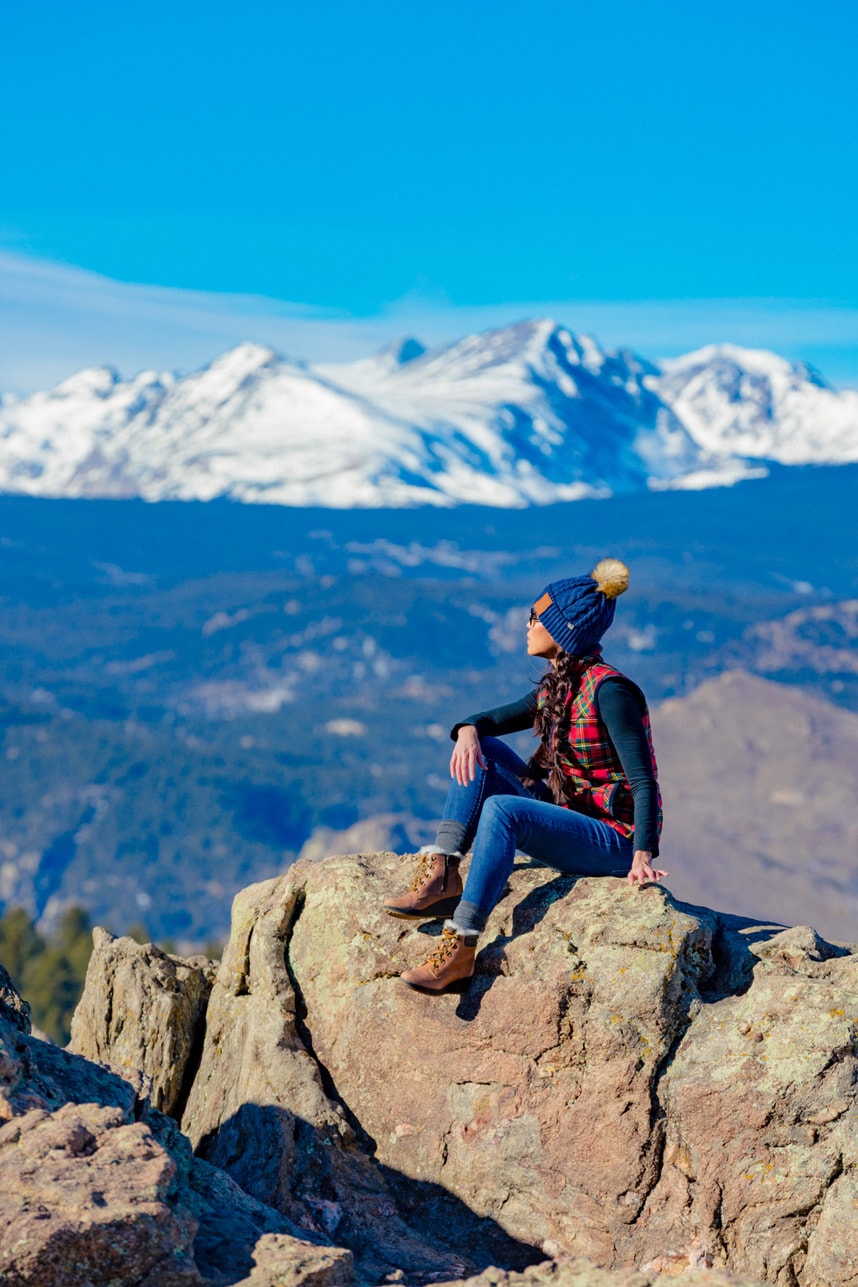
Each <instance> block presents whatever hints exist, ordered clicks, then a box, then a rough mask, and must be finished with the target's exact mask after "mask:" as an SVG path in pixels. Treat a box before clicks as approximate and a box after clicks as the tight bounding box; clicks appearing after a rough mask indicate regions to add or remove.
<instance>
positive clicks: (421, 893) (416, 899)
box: [382, 853, 462, 920]
mask: <svg viewBox="0 0 858 1287" xmlns="http://www.w3.org/2000/svg"><path fill="white" fill-rule="evenodd" d="M461 897H462V877H461V875H460V874H459V860H458V858H452V857H450V856H449V855H448V854H431V853H424V854H421V855H420V861H419V863H418V864H417V870H416V872H415V873H414V879H413V880H412V882H411V888H410V889H409V891H408V893H407V894H399V895H398V896H397V897H396V898H388V899H386V901H385V902H384V903H383V904H382V907H383V909H384V911H386V912H389V913H390V915H391V916H414V917H417V918H419V919H421V920H433V919H434V918H435V917H436V916H452V915H453V912H454V911H455V910H456V907H457V905H458V902H459V899H460V898H461Z"/></svg>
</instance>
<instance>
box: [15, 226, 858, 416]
mask: <svg viewBox="0 0 858 1287" xmlns="http://www.w3.org/2000/svg"><path fill="white" fill-rule="evenodd" d="M538 316H542V317H545V316H551V317H555V318H557V320H558V321H561V322H563V323H565V324H566V325H567V326H569V327H571V328H572V330H574V331H577V332H588V333H590V334H594V335H596V336H597V337H598V338H599V339H600V341H601V342H602V343H603V344H605V345H608V346H618V347H628V348H633V349H635V350H637V351H638V352H640V353H642V354H644V355H645V356H646V357H649V358H653V359H658V358H660V357H671V356H675V355H676V354H678V353H683V352H687V351H688V350H690V349H693V348H698V347H700V346H701V345H703V344H710V343H715V342H719V341H730V342H732V343H734V344H742V345H745V346H747V347H750V348H769V349H774V350H775V351H776V352H779V353H781V354H783V355H784V356H785V357H788V358H791V359H800V360H803V361H806V362H811V363H812V364H813V365H815V366H817V367H819V369H820V370H821V371H822V372H823V374H824V375H826V376H827V377H828V378H829V379H831V380H833V381H835V382H837V383H842V384H852V385H858V309H854V308H847V307H841V306H838V305H836V304H832V303H826V302H818V301H807V300H781V299H778V300H758V299H745V300H742V299H738V300H700V299H689V300H633V301H628V302H599V301H588V300H562V299H560V300H529V301H519V302H512V303H509V304H503V305H490V306H484V307H457V306H454V305H450V304H446V303H444V302H439V301H433V300H423V299H420V298H408V299H405V300H401V301H398V302H397V303H394V304H391V305H390V307H388V308H387V309H386V310H385V311H384V312H382V313H380V314H378V315H375V316H372V317H351V316H347V315H345V314H343V313H337V312H335V311H332V310H324V309H319V308H314V307H312V306H309V305H303V304H297V303H289V302H285V301H280V300H273V299H266V298H264V297H261V296H250V295H248V296H244V295H221V294H214V293H209V292H204V291H187V290H177V289H174V288H171V287H161V286H147V285H135V284H128V283H124V282H117V281H113V280H111V279H110V278H106V277H101V276H99V275H98V274H96V273H91V272H87V271H85V270H83V269H80V268H75V267H70V266H67V265H63V264H57V263H52V262H47V261H44V260H39V259H34V258H30V257H28V256H26V255H22V254H19V253H16V252H14V251H9V250H6V251H2V250H0V332H2V334H3V337H4V339H3V344H2V346H0V390H3V391H6V392H11V393H17V394H24V393H29V392H33V391H34V390H37V389H44V388H48V387H50V386H51V385H53V384H55V383H57V382H58V381H59V380H62V379H64V378H65V377H67V376H68V375H71V374H72V373H73V372H75V371H77V370H80V369H81V368H82V367H86V366H95V365H108V366H114V367H117V368H118V369H119V370H120V371H121V372H122V373H123V374H124V375H132V374H134V373H135V372H137V371H140V370H145V369H157V370H164V369H172V370H178V371H189V370H193V369H195V368H197V367H200V366H203V365H205V364H206V363H207V362H210V361H211V360H212V359H213V358H214V357H216V356H217V355H218V354H219V353H221V352H223V351H224V350H225V349H227V348H229V347H231V346H232V345H235V344H239V343H241V342H242V341H243V340H254V341H256V342H258V343H261V344H267V345H269V346H270V347H271V348H273V349H275V350H276V351H277V352H280V353H284V354H287V355H288V356H290V357H292V358H295V359H298V360H301V361H306V362H323V361H350V360H353V359H356V358H359V357H364V356H366V355H367V354H368V353H370V352H372V351H373V350H375V349H377V348H380V347H381V346H382V345H384V344H387V343H389V342H390V341H391V340H393V339H395V338H397V337H399V336H402V335H405V334H415V335H417V336H419V338H420V339H422V340H423V342H424V343H428V344H439V343H443V342H445V341H448V340H452V339H456V338H458V337H459V336H462V335H464V334H466V333H468V332H470V331H477V330H484V329H487V328H489V327H492V326H501V325H506V324H508V323H510V322H513V321H517V320H519V319H521V318H523V317H538Z"/></svg>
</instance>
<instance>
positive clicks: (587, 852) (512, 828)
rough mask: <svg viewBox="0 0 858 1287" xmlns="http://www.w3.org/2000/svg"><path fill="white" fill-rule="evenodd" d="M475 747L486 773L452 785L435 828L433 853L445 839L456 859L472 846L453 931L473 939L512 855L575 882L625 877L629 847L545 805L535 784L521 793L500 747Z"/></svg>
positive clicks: (513, 762) (586, 820)
mask: <svg viewBox="0 0 858 1287" xmlns="http://www.w3.org/2000/svg"><path fill="white" fill-rule="evenodd" d="M481 745H482V749H483V756H484V758H485V760H486V762H487V765H488V767H487V768H486V769H482V768H480V767H479V766H478V767H477V775H476V777H475V778H474V781H473V782H470V783H469V784H468V785H467V786H465V787H463V786H460V785H459V784H458V783H457V782H453V783H451V786H450V790H449V791H448V793H447V803H446V805H445V808H444V821H442V823H441V825H440V827H439V828H438V837H439V847H444V846H443V845H442V844H441V838H442V837H443V836H444V835H445V831H446V834H448V835H450V836H453V835H458V836H460V837H461V838H460V840H459V843H458V844H457V845H456V846H454V848H458V849H459V850H461V852H462V853H464V852H465V851H466V850H467V849H468V848H469V847H470V845H471V843H473V849H474V853H473V858H472V859H471V866H470V869H469V871H468V878H467V881H466V882H465V891H464V893H463V895H462V901H461V902H460V903H459V907H458V909H457V911H456V917H455V919H456V924H457V926H459V927H460V928H463V929H467V930H469V931H470V932H474V933H476V932H479V930H481V929H483V928H485V923H486V921H487V919H488V917H489V913H490V912H491V911H492V909H493V908H494V906H495V904H496V903H497V901H498V899H499V898H500V896H501V894H502V893H503V890H504V887H505V885H506V882H507V880H508V879H509V874H510V872H511V871H512V867H513V862H514V861H515V851H516V849H521V850H523V851H524V852H525V853H527V854H529V855H530V857H531V858H535V859H536V860H537V862H541V863H544V864H545V865H546V866H547V867H554V868H556V870H557V871H563V872H568V873H569V874H571V875H575V876H626V875H627V874H628V872H629V870H630V868H631V865H632V852H633V845H632V841H631V840H630V839H628V838H627V837H626V836H622V835H620V833H619V832H618V831H615V830H614V828H613V827H609V826H608V824H607V823H606V822H601V821H600V820H599V819H598V818H591V817H589V816H588V815H587V814H584V813H576V812H575V810H574V809H564V808H562V807H561V806H560V805H557V804H552V803H551V802H550V799H549V797H548V791H547V789H546V788H545V787H544V786H543V784H542V783H537V784H536V786H535V787H534V788H533V789H528V788H527V787H525V786H524V785H523V784H522V781H521V779H522V777H524V776H525V775H526V773H527V766H526V765H525V763H524V761H523V760H521V759H519V757H518V756H517V755H516V754H515V752H514V751H512V750H511V749H510V748H509V747H508V746H507V745H506V744H505V743H504V742H501V741H499V740H498V739H497V738H494V737H484V738H482V739H481ZM456 827H457V828H458V830H457V831H454V830H453V828H456ZM447 852H452V851H451V850H449V849H447Z"/></svg>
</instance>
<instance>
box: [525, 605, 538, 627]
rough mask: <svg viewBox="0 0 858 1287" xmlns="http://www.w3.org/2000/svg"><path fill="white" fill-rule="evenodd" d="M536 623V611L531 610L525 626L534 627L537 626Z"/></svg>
mask: <svg viewBox="0 0 858 1287" xmlns="http://www.w3.org/2000/svg"><path fill="white" fill-rule="evenodd" d="M538 623H539V617H538V615H537V612H536V609H535V608H531V609H530V616H529V617H528V618H527V624H528V626H535V625H538Z"/></svg>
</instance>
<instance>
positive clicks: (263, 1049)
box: [183, 855, 858, 1287]
mask: <svg viewBox="0 0 858 1287" xmlns="http://www.w3.org/2000/svg"><path fill="white" fill-rule="evenodd" d="M397 881H399V882H401V881H402V875H401V868H400V867H399V864H398V863H397V861H396V859H395V858H394V857H393V855H364V856H351V857H342V858H329V859H328V860H326V861H325V862H321V863H314V864H311V863H300V864H297V865H296V866H295V867H293V868H292V869H291V871H290V872H289V873H288V874H287V875H286V876H285V877H283V878H282V879H280V880H276V881H270V882H266V883H265V884H263V885H260V886H254V887H251V888H250V889H249V890H246V891H244V893H243V894H242V895H240V896H239V897H238V899H237V900H236V903H235V908H234V922H233V932H232V937H231V940H230V944H229V947H228V950H227V952H226V954H225V956H224V960H223V962H222V964H221V968H220V971H219V973H218V977H217V979H216V982H215V985H214V989H213V992H212V998H211V1001H210V1005H209V1013H208V1026H207V1032H206V1040H205V1046H204V1050H203V1054H202V1060H201V1064H200V1068H199V1072H198V1073H197V1076H196V1079H195V1082H194V1085H193V1087H192V1090H191V1093H190V1097H189V1100H188V1104H187V1107H186V1110H185V1115H184V1118H183V1126H184V1129H185V1130H186V1131H187V1132H188V1133H189V1135H190V1136H191V1138H192V1139H193V1140H194V1141H195V1143H196V1144H197V1147H198V1149H199V1151H200V1152H201V1154H202V1155H203V1156H206V1157H208V1158H209V1159H210V1160H212V1161H215V1162H216V1163H218V1164H220V1165H222V1166H224V1167H225V1168H226V1169H228V1170H229V1171H230V1173H231V1174H233V1175H234V1176H235V1178H237V1179H238V1180H239V1182H240V1183H242V1184H244V1185H246V1186H247V1188H248V1190H249V1191H250V1192H252V1193H253V1194H254V1195H255V1196H256V1197H258V1198H259V1199H260V1200H264V1201H267V1202H270V1203H271V1204H272V1205H274V1206H276V1207H278V1208H279V1209H281V1210H284V1211H286V1212H289V1213H291V1215H292V1217H293V1218H295V1219H300V1218H301V1217H300V1213H299V1212H298V1211H297V1210H296V1208H295V1207H294V1205H293V1203H294V1202H295V1200H296V1198H297V1199H299V1201H300V1203H301V1204H302V1205H303V1206H304V1208H305V1210H306V1209H307V1208H309V1209H310V1210H316V1211H317V1212H318V1217H317V1228H325V1224H324V1221H325V1220H327V1221H328V1222H329V1224H328V1226H327V1231H328V1232H329V1233H330V1234H331V1236H333V1237H334V1238H335V1240H337V1241H341V1242H344V1243H345V1244H346V1245H349V1246H352V1247H354V1248H355V1249H356V1252H357V1255H358V1260H359V1262H361V1257H364V1258H365V1257H366V1256H367V1254H368V1252H367V1248H368V1247H369V1246H371V1245H373V1244H374V1246H375V1254H377V1255H378V1256H379V1257H380V1260H381V1261H382V1262H384V1264H387V1265H389V1264H391V1263H392V1262H393V1261H394V1259H395V1253H396V1251H397V1248H399V1255H400V1256H401V1255H402V1249H403V1248H405V1247H408V1246H409V1245H412V1246H413V1244H409V1242H408V1240H407V1239H406V1238H405V1234H404V1231H403V1230H402V1229H401V1228H398V1229H397V1230H396V1234H395V1236H394V1237H393V1238H392V1239H391V1237H390V1235H391V1234H392V1232H393V1227H392V1224H391V1221H392V1220H393V1218H394V1217H393V1216H392V1215H391V1216H390V1217H389V1218H387V1219H385V1217H384V1212H385V1210H387V1207H386V1204H387V1203H388V1202H390V1204H391V1206H390V1210H391V1211H393V1210H395V1209H398V1212H399V1215H400V1216H401V1217H402V1218H403V1219H404V1220H407V1221H409V1222H410V1223H411V1224H412V1227H413V1225H414V1224H415V1223H416V1224H417V1225H418V1226H419V1227H420V1228H421V1230H422V1232H423V1237H424V1251H423V1252H422V1253H421V1256H419V1257H416V1258H415V1260H414V1261H413V1262H412V1263H405V1264H403V1261H402V1259H400V1262H399V1263H400V1266H401V1267H402V1268H403V1269H404V1272H405V1273H406V1276H407V1275H408V1274H409V1273H410V1274H412V1275H424V1276H425V1275H428V1273H429V1272H432V1271H433V1269H435V1268H436V1266H433V1265H431V1264H430V1263H429V1262H428V1258H427V1257H426V1255H425V1244H426V1241H427V1240H428V1239H429V1238H430V1237H431V1239H432V1240H433V1241H434V1243H435V1246H436V1247H443V1245H444V1244H446V1245H447V1246H448V1247H449V1248H450V1249H461V1248H466V1249H467V1256H468V1259H469V1260H470V1262H471V1264H472V1265H473V1266H474V1268H476V1269H479V1268H480V1264H481V1262H482V1264H483V1265H488V1264H489V1263H495V1264H497V1263H502V1264H506V1266H507V1268H508V1269H516V1268H517V1269H518V1270H519V1271H522V1270H523V1269H524V1267H525V1264H526V1261H527V1260H528V1259H533V1260H536V1259H538V1258H539V1257H540V1256H544V1255H545V1254H550V1255H554V1256H556V1255H560V1254H567V1255H569V1254H572V1255H575V1254H577V1255H585V1256H587V1257H590V1258H591V1259H592V1260H594V1261H595V1262H596V1263H598V1264H601V1265H603V1266H606V1267H614V1268H618V1267H621V1266H627V1267H633V1266H641V1265H644V1264H652V1265H653V1266H656V1265H658V1263H659V1258H663V1257H664V1256H665V1255H667V1254H668V1253H669V1252H671V1251H672V1250H673V1249H675V1248H680V1249H681V1248H683V1247H687V1246H689V1245H690V1244H691V1243H692V1241H694V1240H696V1241H697V1243H698V1245H701V1244H702V1245H703V1246H705V1248H706V1251H707V1254H708V1255H709V1256H710V1258H711V1259H712V1260H713V1261H714V1263H715V1265H716V1267H717V1266H719V1265H720V1266H722V1267H724V1268H728V1269H730V1270H732V1271H733V1272H740V1273H744V1274H746V1275H749V1276H751V1277H757V1278H759V1279H762V1280H764V1281H769V1282H780V1283H784V1284H787V1283H792V1282H797V1283H802V1284H807V1287H811V1285H813V1287H816V1285H817V1284H819V1285H821V1284H832V1283H851V1282H858V1236H857V1235H856V1233H855V1232H853V1225H852V1222H851V1221H850V1222H844V1220H843V1213H844V1211H845V1210H846V1209H847V1208H848V1207H849V1204H850V1203H852V1202H853V1201H856V1200H858V1189H856V1181H855V1176H854V1172H853V1153H852V1149H851V1146H850V1144H849V1140H848V1135H847V1130H848V1126H849V1123H850V1120H852V1118H853V1115H854V1106H855V1097H856V1092H855V1089H854V1088H853V1081H855V1080H858V1059H856V1051H855V1048H854V1045H853V1038H852V1035H851V1034H852V1033H853V1027H854V1024H855V1022H856V1020H855V1018H854V1016H853V1015H852V1010H853V1009H854V1006H853V1005H852V1002H851V997H853V996H854V994H855V985H856V982H858V978H856V972H858V960H856V958H855V956H853V955H852V954H851V953H850V952H848V951H847V950H845V949H838V948H832V947H829V946H827V945H825V944H823V943H822V942H821V941H820V940H819V939H817V938H816V936H815V935H813V934H812V933H810V932H809V931H803V930H783V929H780V928H779V927H776V926H775V927H760V926H756V927H755V926H753V925H751V924H742V923H741V922H737V921H735V920H730V919H729V918H719V917H718V916H716V915H715V914H714V913H710V912H708V911H705V910H702V909H694V908H689V907H684V906H681V905H677V904H676V903H675V902H674V901H673V900H672V899H671V897H670V895H669V894H667V893H666V892H665V891H663V890H661V889H658V888H655V887H651V888H647V889H645V890H643V891H641V892H635V891H631V890H630V889H629V888H628V886H627V885H625V884H624V883H623V882H619V881H610V880H602V881H598V880H589V881H588V880H581V881H578V882H574V881H572V880H571V879H569V878H565V877H558V876H556V875H554V874H553V873H548V872H546V871H545V870H544V869H540V868H528V867H523V868H519V869H517V870H516V871H515V873H514V874H513V877H512V880H511V882H510V889H509V892H508V894H507V896H506V897H505V898H504V899H503V900H502V902H501V904H500V905H499V907H498V908H497V910H496V911H495V914H494V916H493V917H492V920H491V922H490V925H489V929H488V931H487V933H486V935H485V937H484V938H483V940H482V942H483V944H484V946H483V948H482V951H481V952H480V954H479V956H478V966H477V976H476V979H475V980H474V983H473V985H472V987H471V989H470V990H469V992H468V993H467V994H466V995H465V996H464V997H459V996H456V995H450V996H442V997H428V996H424V995H421V994H419V993H415V992H413V991H411V990H409V989H407V988H405V987H403V986H402V984H401V983H400V982H399V980H398V978H397V975H398V973H399V971H400V970H401V969H402V968H404V967H405V966H406V965H407V964H411V963H413V962H414V961H415V960H418V959H420V958H421V957H422V956H423V954H424V953H425V952H426V951H427V950H428V949H429V948H430V947H431V944H432V941H433V940H432V933H435V932H437V927H431V926H428V927H424V929H426V930H428V931H429V932H428V933H422V932H421V931H420V930H419V929H418V930H415V928H414V927H412V926H410V925H408V924H403V922H400V921H396V920H393V919H391V918H388V917H386V916H383V915H381V914H380V913H379V911H378V906H379V902H380V901H381V898H382V896H383V894H384V893H385V892H386V891H387V890H388V889H389V888H390V887H391V884H395V883H396V882H397ZM370 1177H372V1180H371V1182H370ZM380 1179H383V1180H384V1182H385V1185H386V1192H385V1191H384V1190H382V1189H381V1187H380ZM356 1184H357V1185H359V1187H360V1190H361V1193H362V1202H361V1204H360V1206H359V1207H358V1206H356V1205H355V1203H354V1199H353V1197H352V1196H350V1195H353V1193H354V1186H355V1185H356ZM314 1203H315V1204H316V1205H315V1207H314V1205H313V1204H314ZM325 1203H330V1204H333V1205H327V1206H326V1205H325ZM394 1203H395V1206H394ZM834 1228H837V1229H838V1233H837V1236H836V1238H835V1237H833V1236H832V1234H831V1230H832V1229H834ZM385 1232H386V1233H387V1235H388V1236H387V1240H386V1241H385V1239H384V1234H385ZM391 1242H393V1246H391ZM515 1257H518V1263H517V1264H516V1261H515ZM378 1267H382V1266H380V1265H379V1266H378ZM686 1267H688V1262H686ZM448 1276H450V1277H453V1276H456V1277H460V1276H462V1275H461V1274H457V1275H448Z"/></svg>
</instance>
